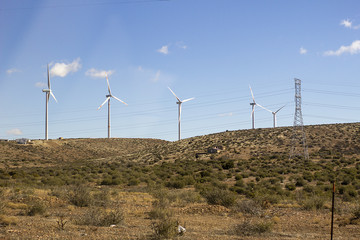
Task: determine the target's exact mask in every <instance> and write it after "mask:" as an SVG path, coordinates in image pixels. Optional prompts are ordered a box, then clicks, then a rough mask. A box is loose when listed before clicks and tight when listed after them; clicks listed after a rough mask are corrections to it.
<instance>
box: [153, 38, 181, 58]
mask: <svg viewBox="0 0 360 240" xmlns="http://www.w3.org/2000/svg"><path fill="white" fill-rule="evenodd" d="M170 46H171V48H180V49H183V50H186V49H187V45H186V44H185V43H184V42H183V41H178V42H176V43H175V44H174V43H169V44H168V45H164V46H162V47H161V48H159V49H157V50H156V51H157V52H159V53H162V54H164V55H168V54H169V53H170V50H169V48H170Z"/></svg>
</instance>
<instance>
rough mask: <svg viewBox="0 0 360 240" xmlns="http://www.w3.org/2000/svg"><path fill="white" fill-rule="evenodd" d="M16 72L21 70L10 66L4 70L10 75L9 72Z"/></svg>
mask: <svg viewBox="0 0 360 240" xmlns="http://www.w3.org/2000/svg"><path fill="white" fill-rule="evenodd" d="M16 72H21V71H20V70H19V69H17V68H10V69H8V70H6V73H7V74H8V75H11V74H13V73H16Z"/></svg>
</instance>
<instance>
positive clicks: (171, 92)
mask: <svg viewBox="0 0 360 240" xmlns="http://www.w3.org/2000/svg"><path fill="white" fill-rule="evenodd" d="M168 89H169V90H170V92H171V93H172V94H173V95H174V96H175V97H176V99H177V100H178V101H179V102H181V100H180V99H179V98H178V97H177V96H176V94H175V93H174V92H173V90H171V88H169V87H168Z"/></svg>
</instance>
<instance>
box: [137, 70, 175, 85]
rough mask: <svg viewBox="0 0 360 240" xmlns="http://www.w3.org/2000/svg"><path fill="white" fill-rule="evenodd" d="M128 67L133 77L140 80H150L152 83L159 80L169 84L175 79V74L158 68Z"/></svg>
mask: <svg viewBox="0 0 360 240" xmlns="http://www.w3.org/2000/svg"><path fill="white" fill-rule="evenodd" d="M130 69H131V72H132V74H133V77H134V78H135V79H137V80H140V81H147V82H152V83H154V84H156V83H159V82H162V83H166V84H169V83H171V82H173V81H174V79H176V77H175V76H173V75H171V74H169V73H166V72H164V71H162V70H160V69H151V68H146V67H142V66H137V67H132V68H130Z"/></svg>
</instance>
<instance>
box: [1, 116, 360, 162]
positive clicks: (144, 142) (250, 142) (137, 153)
mask: <svg viewBox="0 0 360 240" xmlns="http://www.w3.org/2000/svg"><path fill="white" fill-rule="evenodd" d="M305 132H306V140H307V145H308V151H309V155H310V157H311V159H313V160H318V159H321V158H323V157H327V158H332V157H337V158H340V157H357V156H358V155H359V154H360V123H348V124H329V125H314V126H306V127H305ZM292 134H293V130H292V128H291V127H279V128H275V129H273V128H267V129H255V130H238V131H226V132H221V133H215V134H209V135H204V136H197V137H192V138H188V139H183V140H181V141H176V142H168V141H164V140H158V139H132V138H129V139H123V138H112V139H61V140H50V141H43V140H35V141H33V142H32V143H31V144H27V145H20V144H17V143H15V142H0V160H1V161H2V163H3V162H4V161H8V162H11V163H16V162H19V161H21V162H22V163H21V165H23V164H32V163H34V162H36V163H37V165H38V166H39V164H40V165H41V164H61V163H64V162H72V161H79V160H94V159H112V160H114V159H121V160H125V161H136V162H139V161H140V162H146V163H148V164H152V163H156V162H159V161H174V160H176V159H186V160H196V155H197V154H198V155H199V156H200V158H201V159H209V158H210V157H211V156H219V155H221V156H224V155H226V156H227V157H228V158H231V159H249V158H257V157H273V158H274V157H275V158H276V157H279V156H282V157H285V156H288V155H289V153H290V149H291V146H292V145H291V144H292V142H291V139H292ZM211 148H220V151H219V152H218V153H217V154H215V155H212V154H201V153H207V151H208V149H211Z"/></svg>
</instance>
